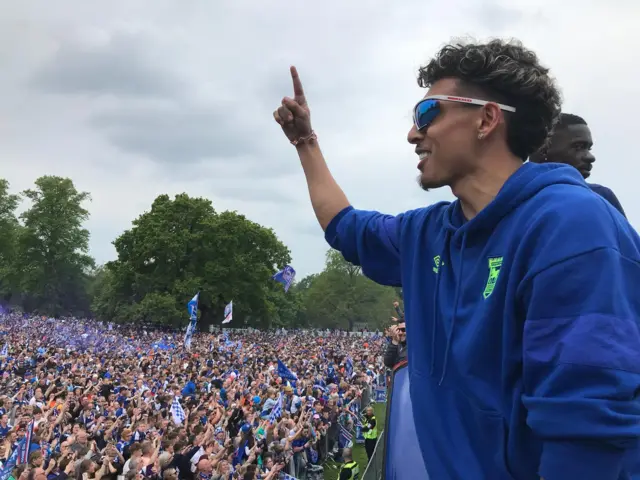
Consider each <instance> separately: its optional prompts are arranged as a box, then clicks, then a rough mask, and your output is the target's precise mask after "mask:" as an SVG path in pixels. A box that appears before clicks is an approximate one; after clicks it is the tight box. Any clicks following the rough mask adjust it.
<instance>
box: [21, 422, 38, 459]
mask: <svg viewBox="0 0 640 480" xmlns="http://www.w3.org/2000/svg"><path fill="white" fill-rule="evenodd" d="M34 425H35V423H34V421H33V420H31V422H30V423H29V426H28V427H27V433H26V435H25V436H24V443H23V444H22V447H18V449H19V450H20V453H18V460H17V462H16V464H17V465H23V464H26V463H28V462H29V449H30V448H31V438H32V437H33V426H34Z"/></svg>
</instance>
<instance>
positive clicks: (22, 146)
mask: <svg viewBox="0 0 640 480" xmlns="http://www.w3.org/2000/svg"><path fill="white" fill-rule="evenodd" d="M220 4H222V6H221V5H220ZM63 7H64V8H63ZM639 13H640V6H639V5H638V4H637V3H636V2H632V1H630V0H622V1H618V2H606V3H604V4H603V2H600V1H596V0H587V1H581V2H578V1H576V0H566V1H565V2H553V3H552V2H551V0H535V1H534V0H519V1H512V2H506V1H495V2H492V3H487V2H475V1H473V0H450V1H449V2H446V3H440V4H434V3H433V2H423V1H419V0H407V1H404V2H396V3H395V4H394V3H390V2H382V1H377V0H371V1H366V0H359V1H353V2H338V1H335V0H332V1H327V2H317V3H313V4H310V3H308V2H299V1H297V2H296V1H293V0H287V1H284V0H278V1H276V0H266V1H257V0H251V1H249V0H238V1H234V2H208V1H205V0H200V1H193V2H188V3H184V2H180V3H179V2H173V1H169V0H153V1H152V0H139V1H137V2H128V1H112V2H108V3H103V4H101V5H100V8H96V7H95V5H92V4H91V2H84V1H81V0H63V1H62V3H61V4H60V5H57V8H51V6H50V2H44V1H40V2H8V1H5V2H3V3H2V5H0V67H1V68H2V72H3V74H2V75H1V76H0V111H2V117H1V120H0V132H2V137H3V138H2V142H0V166H1V167H2V172H3V176H5V177H6V178H8V180H9V181H10V182H11V183H12V186H13V188H14V189H23V188H27V187H29V186H30V185H31V183H32V182H33V180H34V179H35V178H36V177H37V176H40V175H43V174H58V175H65V176H70V177H71V178H73V179H74V181H75V182H76V184H77V185H78V187H79V188H81V189H83V190H87V191H89V192H91V194H92V197H93V201H92V203H91V204H90V205H89V210H90V212H91V215H92V217H91V220H90V223H89V225H88V226H89V228H90V230H91V232H92V238H91V249H92V253H93V254H94V255H95V256H96V257H97V259H98V261H105V260H108V259H111V258H113V257H114V255H115V251H114V249H113V247H112V246H111V245H110V242H111V241H112V240H113V239H114V238H115V237H116V236H117V235H118V234H119V233H120V232H121V231H122V230H123V229H125V228H127V227H128V226H129V225H130V221H131V220H132V219H133V218H135V217H136V216H137V215H138V214H140V213H141V212H142V211H143V210H145V209H148V208H149V206H150V205H151V202H152V201H153V199H154V198H155V196H156V195H158V194H160V193H178V192H182V191H187V192H189V193H191V194H196V195H203V196H207V197H209V198H211V199H212V200H213V202H214V205H215V207H216V208H217V209H219V210H221V209H232V210H238V211H240V212H242V213H244V214H246V215H247V216H248V217H249V218H251V219H252V220H255V221H257V222H260V223H262V224H265V225H268V226H270V227H273V228H274V229H275V230H276V232H277V234H278V235H279V236H280V238H281V239H282V240H283V241H284V242H285V243H286V244H287V245H289V246H290V248H291V249H292V251H293V256H294V265H295V266H296V268H297V269H298V271H299V272H300V273H301V274H306V273H310V272H312V271H317V270H319V269H320V268H321V267H322V263H323V260H324V252H325V250H326V245H325V244H324V241H323V239H322V234H321V232H320V229H319V227H317V226H316V225H315V218H314V216H313V212H312V210H311V206H310V202H309V200H308V198H307V192H306V186H305V184H304V178H303V175H302V172H301V170H300V168H299V166H298V164H297V158H296V155H295V152H294V150H293V149H292V148H290V147H289V145H288V144H287V142H286V140H285V139H284V137H283V136H282V134H281V132H280V131H279V129H278V127H277V125H275V124H274V123H273V122H272V121H271V112H272V110H273V108H274V107H275V106H277V104H278V103H279V101H280V99H281V97H282V96H284V95H290V85H289V78H288V66H289V65H290V64H295V65H297V66H298V68H299V71H300V73H301V76H302V79H303V81H304V83H305V87H306V90H307V94H308V97H309V101H310V104H311V108H312V114H313V120H314V127H315V129H316V131H317V132H318V135H319V137H320V139H321V142H322V147H323V150H324V152H325V154H326V156H327V159H328V161H329V163H330V166H331V168H332V169H333V171H334V174H335V175H336V177H337V178H338V180H339V181H340V183H341V184H342V186H343V188H344V189H345V191H346V192H347V194H348V196H349V198H350V199H351V201H352V202H353V203H354V204H356V205H358V206H362V207H364V208H368V209H380V210H383V211H387V212H390V213H395V212H399V211H402V210H406V209H409V208H414V207H416V206H418V205H423V204H428V203H432V202H434V201H437V200H440V199H443V198H450V192H448V191H445V190H442V191H437V192H433V193H429V194H425V193H423V192H422V191H420V190H419V189H418V187H417V186H414V185H415V181H414V178H415V174H416V170H415V167H416V159H415V158H414V155H413V149H412V147H411V146H410V145H408V144H407V143H406V141H405V138H406V133H407V130H408V129H409V127H410V119H411V118H410V117H411V116H410V110H411V107H412V105H413V104H414V103H415V102H416V100H417V99H419V98H420V97H421V95H422V92H421V91H420V90H419V88H418V87H417V85H416V82H415V72H416V70H417V68H418V67H419V66H420V64H422V63H424V62H425V61H426V60H428V58H429V57H430V56H431V55H432V54H433V53H435V51H436V50H437V49H438V47H439V46H440V45H441V44H443V43H444V42H446V41H447V40H448V39H449V38H450V37H452V36H459V35H473V36H477V37H480V38H486V37H490V36H513V37H516V38H519V39H521V40H522V41H523V42H524V43H525V45H527V46H529V47H530V48H533V49H534V50H536V52H537V53H538V54H539V56H540V57H541V58H542V60H543V61H544V62H545V63H546V64H547V65H548V66H550V67H551V68H552V71H553V73H554V75H555V76H556V77H557V79H558V81H559V84H560V86H561V87H562V90H563V93H564V97H565V110H566V111H571V112H573V113H577V114H579V115H581V116H583V117H585V118H586V119H587V121H588V122H589V124H590V125H591V127H592V130H593V134H594V137H595V141H596V145H595V153H596V155H597V157H598V162H597V163H596V168H595V173H594V175H593V180H594V181H596V182H599V183H602V184H605V185H607V186H609V187H610V188H612V189H613V190H614V191H615V193H616V194H617V195H618V197H619V198H620V200H621V201H622V203H623V205H624V207H625V209H626V210H627V213H628V215H629V217H630V219H631V221H632V223H635V224H638V223H640V207H638V206H635V205H634V203H635V202H634V198H633V194H634V187H635V185H634V184H633V183H632V180H631V179H633V178H635V177H636V176H637V174H638V173H639V172H640V167H638V166H637V165H636V163H635V158H633V150H632V145H633V144H634V143H635V142H634V140H635V139H634V134H635V131H633V132H632V128H633V129H634V130H635V123H636V122H635V118H634V117H633V115H634V114H635V112H636V111H638V110H639V107H640V100H638V97H637V96H636V95H635V92H634V90H633V89H634V88H635V83H634V79H635V78H637V76H638V73H639V70H640V66H639V65H638V63H637V62H636V61H635V58H636V57H637V54H636V52H637V42H636V41H635V37H634V34H633V33H632V32H633V31H634V28H633V27H635V24H634V19H637V18H638V14H639ZM627 112H628V113H627Z"/></svg>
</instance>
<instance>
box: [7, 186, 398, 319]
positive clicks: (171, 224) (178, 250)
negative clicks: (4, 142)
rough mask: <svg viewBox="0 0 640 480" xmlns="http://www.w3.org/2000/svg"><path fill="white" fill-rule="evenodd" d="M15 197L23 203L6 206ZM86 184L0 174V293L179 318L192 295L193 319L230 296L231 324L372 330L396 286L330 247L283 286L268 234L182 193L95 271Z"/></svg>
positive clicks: (25, 303)
mask: <svg viewBox="0 0 640 480" xmlns="http://www.w3.org/2000/svg"><path fill="white" fill-rule="evenodd" d="M21 200H24V201H25V203H26V207H27V208H26V210H24V211H23V212H22V213H21V214H20V215H17V214H16V211H17V209H18V208H19V207H20V202H21ZM89 200H90V196H89V193H88V192H81V191H78V190H77V189H76V187H75V186H74V184H73V182H72V180H70V179H68V178H61V177H56V176H44V177H40V178H38V179H37V180H36V181H35V185H34V188H32V189H28V190H25V191H23V192H21V193H20V194H12V193H11V192H10V188H9V183H8V182H7V181H6V180H2V179H0V301H2V303H3V305H4V306H7V305H13V306H20V307H21V308H22V309H23V310H25V311H28V312H37V313H41V314H43V315H95V316H96V317H98V318H99V319H101V320H105V321H115V322H136V323H140V322H142V323H155V324H165V325H171V326H175V327H179V326H185V325H186V323H187V321H188V313H187V309H186V303H187V302H188V300H189V299H191V297H193V295H194V294H195V293H196V292H200V301H199V315H200V320H199V327H200V328H201V329H202V328H207V326H208V325H211V324H220V322H221V321H222V318H223V311H224V307H225V305H226V304H227V303H229V302H230V301H233V305H234V311H233V322H232V323H231V324H230V326H231V327H235V326H252V327H255V328H269V327H280V326H282V327H322V328H344V329H347V328H352V327H353V326H354V325H355V324H358V325H361V324H367V325H369V327H370V328H376V327H382V326H384V325H386V324H387V323H388V320H389V317H390V316H391V315H392V314H393V307H392V303H393V301H394V300H395V299H397V298H399V296H400V295H399V293H400V292H398V291H397V290H395V289H392V288H388V287H382V286H380V285H377V284H376V283H374V282H372V281H371V280H369V279H368V278H366V277H365V276H364V275H363V274H362V272H361V269H360V268H359V267H357V266H354V265H352V264H350V263H349V262H347V261H346V260H345V259H344V258H343V257H342V255H340V253H338V252H336V251H334V250H330V251H329V252H327V256H326V264H325V268H324V270H323V271H322V272H320V273H314V274H311V275H308V276H307V277H305V278H302V279H298V281H297V282H296V283H294V285H293V286H292V287H291V288H290V289H289V291H288V292H287V293H285V292H284V290H283V288H282V285H281V284H279V283H277V282H275V281H273V280H271V277H272V276H273V274H274V273H275V272H277V271H278V270H279V269H281V268H282V267H284V266H285V265H287V264H290V263H291V254H290V252H289V249H288V248H287V247H286V246H285V245H284V244H283V243H282V242H281V241H280V240H279V239H278V237H277V236H276V234H275V232H274V231H273V230H271V229H269V228H265V227H264V226H261V225H259V224H257V223H255V222H252V221H250V220H249V219H247V218H246V217H244V216H243V215H241V214H240V213H237V212H230V211H224V212H217V211H216V210H215V209H214V206H213V205H212V203H211V201H209V200H207V199H205V198H195V197H190V196H189V195H187V194H180V195H176V196H175V197H174V198H171V197H169V196H168V195H160V196H158V197H157V198H156V199H155V201H154V202H153V204H152V205H151V208H150V210H149V211H147V212H144V213H142V214H141V215H140V216H139V217H138V218H136V219H135V220H134V221H133V222H132V225H131V228H130V229H128V230H126V231H125V232H123V233H122V234H121V235H120V236H118V237H117V238H116V239H115V240H114V241H113V244H114V246H115V249H116V252H117V259H115V260H113V261H111V262H107V263H106V264H105V265H101V266H99V267H97V268H96V266H95V262H94V260H93V259H92V258H91V257H90V256H89V254H88V250H89V231H88V230H87V229H86V228H84V223H85V222H86V221H87V219H88V217H89V213H88V211H87V210H86V203H87V202H88V201H89Z"/></svg>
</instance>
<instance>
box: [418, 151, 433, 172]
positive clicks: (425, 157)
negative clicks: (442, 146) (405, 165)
mask: <svg viewBox="0 0 640 480" xmlns="http://www.w3.org/2000/svg"><path fill="white" fill-rule="evenodd" d="M430 156H431V151H429V150H427V151H426V152H420V153H419V154H418V159H419V162H418V170H420V171H422V168H423V167H424V165H425V163H427V160H429V157H430Z"/></svg>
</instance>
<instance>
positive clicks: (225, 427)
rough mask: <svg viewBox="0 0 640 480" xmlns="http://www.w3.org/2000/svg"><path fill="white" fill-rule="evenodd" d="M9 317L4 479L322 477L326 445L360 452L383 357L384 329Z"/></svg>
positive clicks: (1, 398) (1, 392)
mask: <svg viewBox="0 0 640 480" xmlns="http://www.w3.org/2000/svg"><path fill="white" fill-rule="evenodd" d="M0 330H1V331H0V334H1V335H0V347H2V351H1V352H0V442H1V446H0V461H1V462H2V470H1V472H2V473H1V474H0V477H1V478H0V480H7V479H11V480H64V479H66V478H69V477H73V478H75V479H77V480H101V479H103V480H106V479H114V480H115V479H116V478H117V479H126V480H134V479H135V480H142V479H165V480H175V479H187V480H195V479H201V480H209V479H220V480H230V479H238V478H241V479H263V480H266V479H275V478H290V477H287V475H290V476H291V477H293V478H316V477H319V478H322V469H323V467H322V466H321V465H322V464H323V463H324V461H325V460H326V459H327V458H330V457H332V458H333V459H336V460H339V461H342V460H345V461H346V464H349V465H353V464H354V462H352V458H351V452H350V449H349V447H350V446H351V443H353V442H354V441H355V432H356V430H357V429H361V430H362V429H364V430H367V426H370V425H369V424H368V423H367V421H366V417H362V416H361V414H362V413H364V410H365V407H366V406H367V404H368V403H369V401H370V397H369V391H370V387H371V385H372V384H373V383H374V382H375V381H377V379H378V378H379V376H380V374H381V373H382V374H383V373H384V369H385V367H384V364H383V353H384V345H385V344H386V340H385V339H384V337H382V336H378V335H373V336H367V337H362V336H347V335H345V334H344V332H327V331H323V332H319V331H288V332H285V331H271V332H258V331H242V332H240V331H235V333H233V331H231V332H227V333H223V332H218V333H198V334H195V335H194V336H193V337H192V341H191V346H190V348H189V349H186V348H185V347H184V346H183V336H184V333H178V332H175V333H167V332H161V331H157V330H153V331H151V330H143V329H142V328H141V327H134V326H113V325H103V324H101V323H98V322H94V321H90V320H81V319H77V318H63V319H51V318H40V317H27V316H25V315H18V314H5V315H2V316H1V317H0ZM382 376H383V377H384V375H382ZM362 421H364V424H363V423H362ZM373 428H375V427H373ZM365 433H366V432H365ZM369 436H371V435H370V434H369ZM365 437H366V435H365ZM343 452H344V454H343ZM332 464H333V463H332ZM364 467H366V466H365V465H362V466H361V468H364ZM325 468H328V467H327V466H326V465H325ZM285 474H286V475H285ZM336 476H338V474H337V473H336Z"/></svg>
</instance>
